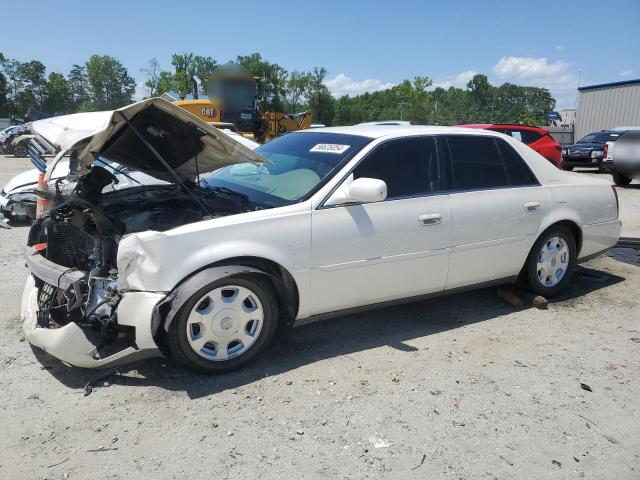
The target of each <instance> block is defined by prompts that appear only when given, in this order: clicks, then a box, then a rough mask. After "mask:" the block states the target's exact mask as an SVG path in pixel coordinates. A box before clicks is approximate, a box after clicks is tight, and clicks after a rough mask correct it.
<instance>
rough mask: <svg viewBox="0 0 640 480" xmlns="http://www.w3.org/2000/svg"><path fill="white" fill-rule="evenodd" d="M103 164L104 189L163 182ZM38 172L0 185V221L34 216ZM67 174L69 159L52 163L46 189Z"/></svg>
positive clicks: (247, 141)
mask: <svg viewBox="0 0 640 480" xmlns="http://www.w3.org/2000/svg"><path fill="white" fill-rule="evenodd" d="M222 131H223V132H224V133H225V134H226V135H228V136H229V137H231V138H233V139H234V140H235V141H237V142H239V143H241V144H243V145H244V146H245V147H247V148H250V149H251V150H255V149H256V148H257V147H259V146H260V144H259V143H257V142H254V141H253V140H251V139H249V138H246V137H243V136H242V135H240V134H238V133H235V132H232V131H231V130H222ZM99 163H100V160H98V161H97V164H99ZM104 166H105V167H106V168H107V169H108V170H110V171H111V172H112V173H113V174H114V181H113V182H112V183H111V184H109V185H107V186H105V187H104V190H105V191H111V190H123V189H125V188H130V187H133V186H138V185H153V184H158V183H162V182H161V181H159V180H156V179H154V178H153V177H152V176H149V175H146V174H143V173H140V172H136V171H132V170H130V169H127V168H123V167H120V166H119V165H118V164H117V163H113V162H104ZM52 169H53V170H52ZM38 175H39V170H38V169H37V168H32V169H30V170H27V171H25V172H21V173H19V174H18V175H16V176H15V177H13V178H11V179H10V180H9V181H8V182H7V183H6V184H5V186H4V187H2V190H0V222H2V221H4V220H9V219H11V220H19V221H33V220H35V212H36V194H35V193H34V192H35V189H36V187H37V184H38ZM67 175H69V161H68V160H59V161H57V162H55V163H54V164H53V165H51V166H50V167H49V172H48V174H47V176H48V180H49V181H48V182H47V184H48V187H49V190H50V191H53V190H54V184H55V181H56V180H58V179H60V178H64V177H66V176H67ZM0 225H1V223H0Z"/></svg>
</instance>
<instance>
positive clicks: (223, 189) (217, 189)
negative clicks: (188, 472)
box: [206, 186, 251, 208]
mask: <svg viewBox="0 0 640 480" xmlns="http://www.w3.org/2000/svg"><path fill="white" fill-rule="evenodd" d="M206 189H207V190H209V191H212V192H215V193H224V194H227V195H229V196H230V197H236V198H239V199H240V200H242V202H243V203H244V206H245V208H246V207H248V206H249V204H250V203H251V200H250V199H249V196H248V195H245V194H244V193H240V192H236V191H235V190H231V189H230V188H227V187H220V186H216V187H211V186H208V187H206Z"/></svg>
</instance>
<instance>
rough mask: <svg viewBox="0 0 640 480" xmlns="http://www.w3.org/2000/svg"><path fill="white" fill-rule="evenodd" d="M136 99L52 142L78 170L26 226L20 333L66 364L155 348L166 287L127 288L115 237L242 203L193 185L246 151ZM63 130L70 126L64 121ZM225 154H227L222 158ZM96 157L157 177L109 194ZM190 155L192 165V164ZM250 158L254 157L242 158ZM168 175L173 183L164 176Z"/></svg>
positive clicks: (96, 363)
mask: <svg viewBox="0 0 640 480" xmlns="http://www.w3.org/2000/svg"><path fill="white" fill-rule="evenodd" d="M142 103H143V104H144V108H140V104H134V105H133V106H131V107H133V108H130V107H127V108H129V111H127V108H125V109H123V110H121V111H116V112H113V115H112V116H110V117H109V118H110V121H107V122H106V123H104V125H101V126H100V128H97V129H96V131H94V132H90V133H91V136H90V137H89V138H87V137H86V136H85V137H81V138H75V139H74V140H75V141H77V142H78V144H77V145H76V144H72V145H64V139H62V140H60V143H61V144H59V145H58V146H59V148H68V149H70V151H71V152H72V153H71V158H72V162H74V161H75V162H76V163H77V165H76V168H77V170H78V171H80V172H81V173H80V175H78V176H77V178H76V180H77V183H76V185H75V187H74V189H73V191H72V192H71V193H70V194H65V195H61V194H60V192H57V194H56V195H52V198H50V200H52V201H53V206H52V208H51V210H50V212H49V213H48V214H46V215H45V216H43V217H42V218H40V219H38V220H36V222H35V223H34V224H33V225H32V227H31V230H30V232H29V238H28V242H27V251H26V263H27V266H28V268H29V270H30V272H31V275H30V276H29V278H28V280H27V283H26V285H25V289H24V292H23V300H22V312H21V314H22V324H23V330H24V332H25V336H26V338H27V340H28V341H29V342H30V343H31V344H32V345H34V346H36V347H39V348H41V349H43V350H45V351H46V352H48V353H50V354H52V355H53V356H55V357H57V358H59V359H60V360H62V361H63V362H65V363H68V364H71V365H75V366H79V367H86V368H96V367H105V366H113V365H117V364H120V363H125V362H131V361H133V360H137V359H140V358H145V357H149V356H157V355H160V351H159V348H158V345H157V343H156V339H155V338H154V332H153V327H152V319H153V317H154V309H155V307H156V305H158V304H159V302H161V301H162V300H163V299H165V298H166V296H167V294H168V293H169V292H164V291H162V292H158V291H144V288H140V289H136V290H132V289H129V288H128V285H127V284H126V282H123V281H122V279H119V275H118V268H117V264H118V246H119V244H120V241H121V240H122V239H123V238H125V237H127V236H131V235H132V234H137V233H140V232H147V233H149V231H154V232H164V231H167V230H170V229H173V228H175V227H178V226H180V225H184V224H188V223H193V222H197V221H201V220H206V219H211V218H216V217H219V216H225V215H231V214H235V213H240V212H243V211H245V209H246V208H247V206H246V203H245V202H244V201H243V200H242V199H239V198H234V197H231V196H226V197H225V196H217V195H212V194H211V193H210V192H207V191H206V190H204V189H202V188H201V187H200V186H199V184H198V181H197V179H198V169H199V168H202V166H206V168H208V169H214V168H216V167H218V168H219V167H220V166H224V165H228V164H231V163H234V162H244V161H247V157H251V156H252V155H253V152H251V151H250V150H248V149H246V148H244V147H242V146H241V145H239V144H238V145H237V146H236V144H235V142H234V141H233V140H230V139H228V138H227V137H226V136H224V134H222V133H220V137H219V140H220V142H221V143H220V145H221V146H220V147H217V146H216V144H215V142H214V141H213V140H215V139H218V137H217V131H215V129H213V127H210V126H208V125H206V124H204V126H203V125H200V124H198V120H197V119H195V118H194V119H192V118H186V119H185V118H184V115H183V114H182V113H180V112H174V111H173V110H172V107H171V106H167V105H170V104H168V102H161V101H159V100H158V99H152V100H151V101H146V102H142ZM176 108H177V107H176ZM58 118H62V119H63V120H62V121H64V118H63V117H58ZM118 119H121V120H122V121H120V123H118ZM46 127H47V128H50V127H51V125H50V124H49V125H46ZM212 129H213V130H212ZM44 130H46V129H43V131H44ZM209 130H212V131H209ZM53 131H54V132H56V131H57V132H59V131H60V129H57V130H56V129H53ZM64 132H65V133H69V128H68V126H67V127H66V128H65V130H64ZM105 132H106V133H105ZM71 133H73V131H72V132H71ZM76 136H79V134H77V135H76ZM204 137H206V139H205V138H204ZM229 142H231V143H229ZM247 152H249V153H247ZM234 153H235V154H237V155H236V160H234V159H233V158H229V157H230V156H233V155H234ZM89 154H90V155H89ZM165 155H166V156H167V157H168V158H167V159H166V160H165V157H164V156H165ZM98 156H100V157H103V158H107V159H116V160H117V161H118V163H120V164H121V165H124V166H128V167H134V168H136V170H137V171H140V172H142V173H145V174H148V175H152V176H154V178H159V179H161V180H164V181H165V183H162V184H155V185H140V186H135V187H131V188H127V189H124V190H118V191H108V188H106V187H107V186H108V185H110V184H111V182H113V181H114V176H113V174H112V173H111V172H110V171H108V170H107V169H105V168H102V167H100V166H95V165H93V166H91V160H92V159H93V158H97V157H98ZM156 157H160V158H159V161H154V159H155V158H156ZM198 157H200V165H195V166H193V165H191V163H193V159H194V158H196V159H197V158H198ZM255 158H259V157H257V155H255V156H253V157H252V158H250V160H253V159H255ZM196 161H198V160H196ZM194 172H195V174H194ZM172 179H175V183H166V181H170V180H172ZM104 192H106V193H104ZM167 264H168V265H170V264H171V259H167ZM143 287H144V286H143Z"/></svg>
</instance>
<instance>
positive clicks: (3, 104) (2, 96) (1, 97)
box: [0, 52, 9, 115]
mask: <svg viewBox="0 0 640 480" xmlns="http://www.w3.org/2000/svg"><path fill="white" fill-rule="evenodd" d="M5 61H6V59H5V58H4V55H3V54H2V52H0V115H8V113H9V103H8V100H7V77H5V76H4V74H3V73H2V70H3V66H4V62H5Z"/></svg>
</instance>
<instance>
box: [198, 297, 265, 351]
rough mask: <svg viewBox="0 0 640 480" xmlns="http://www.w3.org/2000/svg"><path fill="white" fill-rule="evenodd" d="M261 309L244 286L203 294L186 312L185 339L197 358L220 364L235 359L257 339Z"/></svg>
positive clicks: (262, 321)
mask: <svg viewBox="0 0 640 480" xmlns="http://www.w3.org/2000/svg"><path fill="white" fill-rule="evenodd" d="M263 324H264V310H263V308H262V304H261V303H260V300H259V298H258V296H257V295H256V294H255V293H254V292H253V291H251V290H250V289H248V288H246V287H242V286H239V285H225V286H223V287H218V288H215V289H213V290H211V291H210V292H208V293H206V294H204V295H203V296H202V297H201V298H200V300H198V301H197V302H196V304H195V306H194V307H193V308H192V309H191V312H189V317H188V318H187V326H186V328H187V340H188V342H189V345H190V346H191V348H192V349H193V351H194V352H196V353H197V354H198V355H200V356H201V357H203V358H205V359H207V360H211V361H215V362H223V361H226V360H231V359H232V358H235V357H239V356H240V355H242V354H243V353H245V352H246V351H247V350H248V349H249V348H250V347H251V346H252V345H253V344H254V343H255V342H256V340H257V339H258V337H259V336H260V332H261V331H262V326H263Z"/></svg>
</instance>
